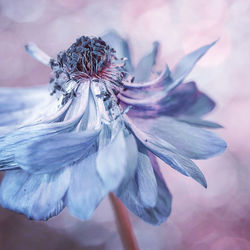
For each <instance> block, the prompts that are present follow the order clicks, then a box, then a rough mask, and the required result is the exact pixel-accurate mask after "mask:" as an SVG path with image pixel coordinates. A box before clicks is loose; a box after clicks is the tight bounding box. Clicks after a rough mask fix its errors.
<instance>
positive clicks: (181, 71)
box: [168, 41, 216, 90]
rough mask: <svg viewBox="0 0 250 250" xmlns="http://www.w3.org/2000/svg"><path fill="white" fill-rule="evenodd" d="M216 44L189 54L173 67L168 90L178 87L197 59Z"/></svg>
mask: <svg viewBox="0 0 250 250" xmlns="http://www.w3.org/2000/svg"><path fill="white" fill-rule="evenodd" d="M215 43H216V41H215V42H212V43H211V44H208V45H205V46H203V47H201V48H199V49H197V50H195V51H193V52H191V53H190V54H188V55H186V56H185V57H184V58H183V59H182V60H181V61H180V62H179V63H178V64H177V66H176V67H175V69H174V70H173V72H172V74H171V76H172V78H173V82H172V83H171V84H170V86H169V87H168V89H169V90H170V89H173V88H175V87H176V86H178V85H179V84H180V83H181V82H182V81H183V80H184V79H185V78H186V76H187V75H188V74H189V73H190V71H191V70H192V69H193V67H194V66H195V64H196V63H197V62H198V61H199V59H200V58H201V57H202V56H203V55H204V54H205V53H206V52H207V51H208V50H209V49H210V48H211V47H212V46H213V45H214V44H215Z"/></svg>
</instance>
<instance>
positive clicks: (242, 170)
mask: <svg viewBox="0 0 250 250" xmlns="http://www.w3.org/2000/svg"><path fill="white" fill-rule="evenodd" d="M249 16H250V2H249V1H247V0H241V1H236V0H235V1H234V0H227V1H226V0H220V1H218V0H210V1H204V0H177V1H173V0H169V1H167V0H165V1H164V0H154V1H153V0H151V1H150V0H137V1H132V0H127V1H125V0H123V1H117V0H116V1H115V0H102V1H101V0H99V1H93V0H92V1H90V0H83V1H81V0H55V1H49V0H40V1H38V0H37V1H35V0H0V86H28V85H29V86H30V85H37V84H46V83H47V82H48V79H49V73H50V70H49V69H48V68H46V67H45V66H43V65H41V64H39V63H38V62H36V61H34V60H33V59H32V58H31V57H29V56H28V55H27V54H26V53H25V51H24V48H23V47H24V45H25V44H26V43H28V42H35V43H36V44H37V45H38V46H39V47H40V48H42V49H43V50H44V51H46V52H47V53H48V54H50V55H51V56H55V55H56V54H57V53H58V52H59V51H60V50H63V49H66V48H67V47H68V46H69V45H70V44H71V43H72V42H74V40H75V39H76V38H77V37H79V36H81V35H102V34H104V33H105V32H107V31H108V30H109V29H111V28H112V29H116V30H117V31H119V33H120V34H121V35H123V36H124V37H125V38H127V39H128V40H129V43H130V45H131V47H132V52H133V60H134V62H137V61H138V60H139V58H140V57H141V56H142V55H143V54H144V53H145V52H146V51H148V50H149V49H151V47H152V42H153V41H155V40H158V41H160V43H161V50H160V55H159V57H158V68H159V69H161V68H162V67H163V65H164V64H165V63H168V64H169V66H170V68H172V67H173V66H174V65H175V63H176V62H177V61H178V60H179V59H180V58H181V57H182V56H183V55H184V54H185V53H188V52H190V51H192V50H193V49H195V48H197V47H199V46H201V45H204V44H207V43H210V42H212V41H213V40H216V39H218V38H219V42H218V43H217V44H216V45H215V46H214V47H213V48H212V49H211V50H210V51H209V52H208V54H207V55H206V56H205V57H204V58H202V60H201V61H200V62H199V63H198V65H197V66H196V68H195V69H194V70H193V71H192V73H191V74H190V75H189V76H188V79H187V80H195V81H197V83H198V86H199V87H200V89H201V90H203V91H205V92H206V93H208V94H209V95H210V96H211V97H212V98H213V99H214V100H215V101H216V102H217V104H218V105H217V108H216V109H215V111H214V112H213V113H211V114H210V115H209V116H208V117H207V118H209V119H211V120H214V121H217V122H219V123H221V124H222V125H224V127H225V128H224V129H221V130H219V131H218V133H219V134H220V135H221V136H222V137H223V138H224V139H225V140H226V141H227V142H228V149H227V151H226V152H225V153H224V154H223V155H222V156H219V157H217V158H214V159H211V160H207V161H198V162H197V164H198V165H199V166H200V168H201V169H202V171H203V172H204V174H205V176H206V178H207V181H208V189H207V190H206V189H204V188H202V187H201V186H199V185H198V184H196V183H194V182H193V181H192V180H191V179H189V178H186V177H184V176H181V175H180V174H179V173H177V172H175V171H173V170H172V169H170V168H169V167H168V166H165V165H163V164H162V170H163V172H164V176H165V178H166V181H167V183H168V186H169V188H170V190H171V192H172V194H173V198H174V199H173V208H172V214H171V216H170V217H169V219H168V220H167V222H165V223H163V224H162V225H161V226H159V227H153V226H150V225H147V224H145V223H144V222H143V221H140V220H139V219H137V218H136V217H135V216H133V215H132V214H131V219H132V221H133V225H134V229H135V233H136V236H137V238H138V241H139V245H140V247H141V249H145V250H151V249H154V250H158V249H177V250H179V249H183V250H200V249H201V250H231V249H232V250H245V249H250V181H249V179H250V166H249V163H250V143H249V140H250V129H249V125H250V122H249V115H250V83H249V77H250V73H249V72H250V68H249V66H250V58H249V49H250V41H249V38H250V31H249V27H250V17H249ZM0 249H4V250H5V249H11V250H17V249H18V250H19V249H20V250H21V249H38V250H40V249H41V250H42V249H48V250H50V249H51V250H52V249H72V250H76V249H111V250H112V249H114V250H116V249H121V242H120V239H119V236H118V235H117V232H116V227H115V222H114V216H113V212H112V209H111V207H110V203H109V200H108V199H106V200H105V201H104V202H103V203H102V204H101V206H100V207H99V208H98V209H97V211H96V213H95V215H94V217H93V219H92V220H90V221H88V222H84V223H82V222H80V221H79V220H78V219H76V218H73V217H72V216H70V215H69V213H68V212H67V210H64V212H63V213H61V214H60V215H59V216H57V217H55V218H53V219H51V220H49V221H48V222H34V221H29V220H27V219H26V218H25V217H24V216H22V215H17V214H15V213H13V212H10V211H7V210H5V209H3V208H0Z"/></svg>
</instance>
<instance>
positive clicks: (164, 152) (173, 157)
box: [127, 118, 207, 187]
mask: <svg viewBox="0 0 250 250" xmlns="http://www.w3.org/2000/svg"><path fill="white" fill-rule="evenodd" d="M127 121H129V118H127ZM129 126H130V128H131V129H132V131H133V132H134V133H135V135H136V136H137V138H138V139H139V140H140V141H141V142H142V143H143V144H144V146H145V147H147V149H148V150H149V151H151V152H152V153H153V154H154V155H156V156H158V157H159V158H160V159H162V160H163V161H164V162H165V163H167V164H168V165H169V166H170V167H172V168H173V169H175V170H177V171H178V172H180V173H182V174H183V175H186V176H190V177H192V178H193V179H194V180H196V181H197V182H199V183H200V184H201V185H203V186H204V187H207V183H206V180H205V177H204V175H203V174H202V172H201V171H200V169H199V168H198V167H197V166H196V165H195V164H194V162H192V161H191V160H190V159H189V158H187V157H185V156H183V155H181V154H180V153H179V152H178V150H177V149H176V148H175V147H174V146H173V145H171V144H170V143H168V142H167V141H165V140H163V139H161V137H158V136H157V135H154V134H151V133H150V134H148V133H145V132H144V131H142V130H140V129H138V127H136V126H135V124H133V123H132V122H131V121H129Z"/></svg>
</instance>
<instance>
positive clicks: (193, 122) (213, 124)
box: [177, 116, 223, 129]
mask: <svg viewBox="0 0 250 250" xmlns="http://www.w3.org/2000/svg"><path fill="white" fill-rule="evenodd" d="M177 120H178V121H181V122H186V123H188V124H190V125H192V126H197V127H205V128H210V129H213V128H223V126H221V125H220V124H218V123H216V122H211V121H206V120H201V119H199V118H192V117H185V116H183V117H180V118H178V119H177Z"/></svg>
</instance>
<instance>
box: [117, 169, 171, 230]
mask: <svg viewBox="0 0 250 250" xmlns="http://www.w3.org/2000/svg"><path fill="white" fill-rule="evenodd" d="M154 175H155V179H156V182H157V201H156V204H155V205H154V206H153V207H148V206H145V205H144V204H143V203H142V200H141V196H140V195H138V193H139V190H138V185H137V181H136V179H135V178H134V179H132V180H131V181H130V182H129V184H128V185H127V187H126V188H124V189H123V190H122V192H120V194H118V196H119V198H120V199H121V201H122V202H123V203H124V205H125V206H126V207H127V208H128V209H129V210H130V211H131V212H133V213H134V214H135V215H137V216H138V217H140V218H141V219H143V220H144V221H146V222H148V223H150V224H153V225H159V224H161V223H162V222H164V221H165V220H166V219H167V218H168V216H169V214H170V212H171V205H172V196H171V194H170V192H169V190H168V188H167V186H166V184H165V181H164V180H163V179H162V178H161V177H160V176H159V175H158V174H157V173H156V172H155V171H154Z"/></svg>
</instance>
